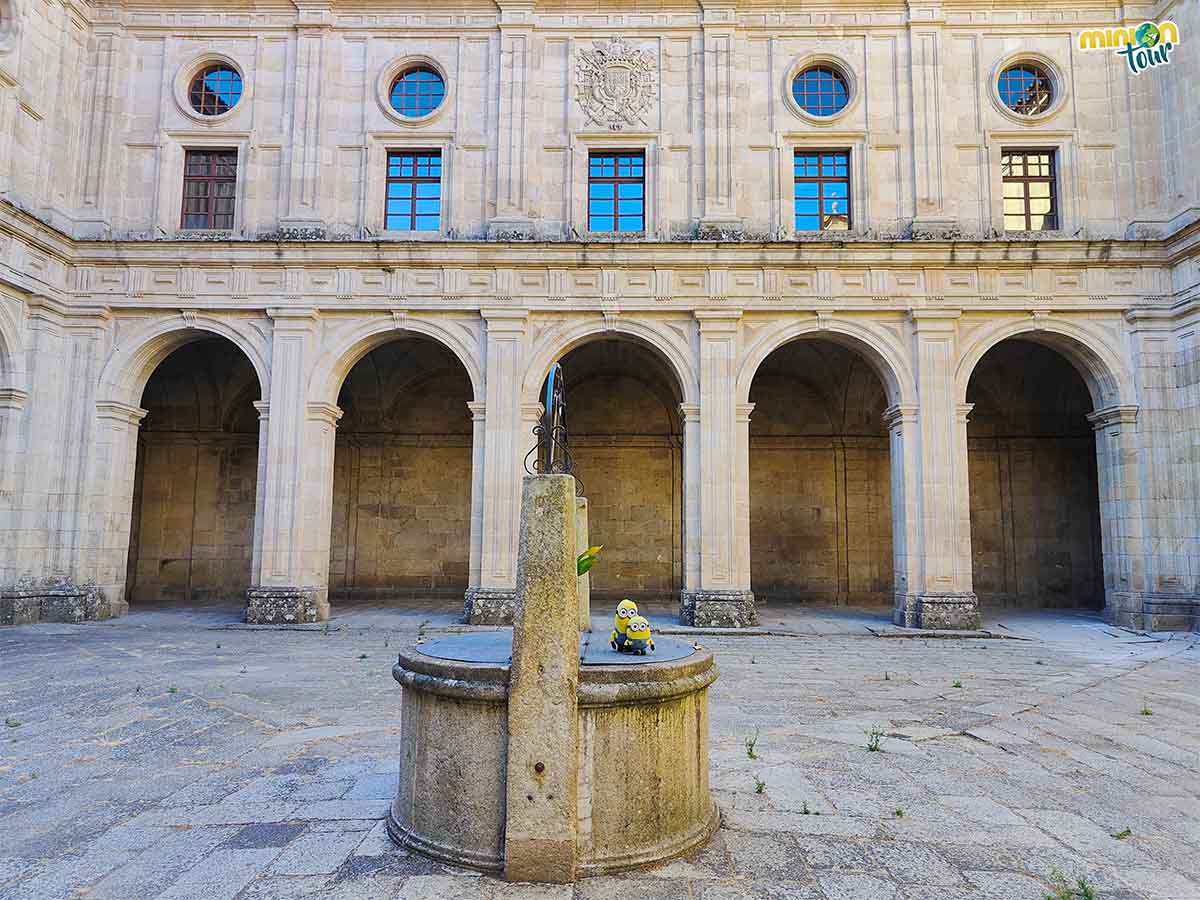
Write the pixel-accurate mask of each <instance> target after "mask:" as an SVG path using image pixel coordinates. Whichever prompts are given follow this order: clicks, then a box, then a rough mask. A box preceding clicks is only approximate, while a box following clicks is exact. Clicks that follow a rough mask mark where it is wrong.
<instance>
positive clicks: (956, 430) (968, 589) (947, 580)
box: [886, 310, 979, 629]
mask: <svg viewBox="0 0 1200 900" xmlns="http://www.w3.org/2000/svg"><path fill="white" fill-rule="evenodd" d="M959 315H960V314H959V313H958V312H957V311H940V310H939V311H932V310H931V311H919V312H914V313H913V316H912V320H913V344H914V351H915V352H914V356H915V358H916V362H917V395H918V403H917V405H916V409H912V408H910V407H907V406H905V407H893V410H892V411H889V412H890V415H888V417H887V419H886V421H887V422H888V425H889V429H890V431H891V433H892V439H891V440H892V448H893V453H892V482H893V498H892V499H893V517H894V518H893V522H894V531H897V532H898V533H896V534H895V535H894V537H893V540H894V541H895V542H896V559H897V566H896V576H897V577H896V585H895V591H896V609H895V613H894V615H893V619H894V621H895V622H896V623H897V624H898V625H907V626H909V627H916V628H958V629H961V628H968V629H969V628H978V627H979V601H978V599H977V598H976V596H975V593H974V591H973V590H972V585H971V506H970V497H969V493H968V491H969V482H968V472H967V414H968V413H969V412H970V407H969V406H959V405H958V403H957V402H956V400H955V384H954V364H955V361H956V320H957V319H958V316H959ZM897 454H899V456H900V459H897ZM897 469H899V471H897ZM898 479H899V480H898ZM897 494H902V495H903V496H897ZM901 517H903V520H902V521H901ZM901 576H903V581H901Z"/></svg>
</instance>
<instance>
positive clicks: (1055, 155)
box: [999, 146, 1063, 234]
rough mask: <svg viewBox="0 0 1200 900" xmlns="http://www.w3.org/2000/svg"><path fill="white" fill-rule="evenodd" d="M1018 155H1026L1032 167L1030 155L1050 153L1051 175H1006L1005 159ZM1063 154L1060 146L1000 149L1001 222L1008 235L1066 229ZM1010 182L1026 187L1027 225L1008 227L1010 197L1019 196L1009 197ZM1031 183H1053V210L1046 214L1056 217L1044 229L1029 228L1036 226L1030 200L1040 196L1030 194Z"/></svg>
mask: <svg viewBox="0 0 1200 900" xmlns="http://www.w3.org/2000/svg"><path fill="white" fill-rule="evenodd" d="M1015 154H1020V155H1021V156H1022V158H1023V160H1024V162H1023V165H1024V166H1028V158H1029V157H1030V156H1046V157H1048V158H1049V166H1050V174H1049V175H1048V176H1042V175H1038V176H1030V175H1028V174H1025V175H1005V174H1004V163H1005V160H1006V158H1008V157H1009V156H1011V155H1015ZM1059 154H1060V150H1059V148H1057V147H1046V146H1042V147H1037V146H1002V147H1001V148H1000V166H999V171H1000V224H1001V230H1002V231H1004V233H1005V234H1013V233H1022V232H1043V231H1062V229H1063V215H1062V189H1061V181H1060V179H1061V164H1060V161H1059ZM1026 171H1027V169H1026ZM1006 184H1022V185H1024V186H1025V188H1024V191H1023V196H1022V198H1021V199H1022V200H1023V205H1024V218H1025V224H1026V226H1027V227H1025V228H1009V227H1008V222H1007V219H1008V216H1009V214H1008V213H1007V212H1005V209H1004V204H1005V201H1006V200H1008V199H1015V198H1009V197H1006V196H1005V194H1004V186H1005V185H1006ZM1030 184H1049V185H1050V212H1049V213H1047V214H1045V215H1046V216H1048V217H1052V221H1053V225H1052V227H1049V228H1047V227H1045V226H1044V225H1043V227H1041V228H1032V227H1028V226H1031V225H1032V223H1033V216H1034V215H1035V214H1034V213H1033V212H1031V211H1030V201H1031V200H1033V199H1038V198H1034V197H1031V196H1030V194H1029V185H1030ZM1014 215H1015V214H1014Z"/></svg>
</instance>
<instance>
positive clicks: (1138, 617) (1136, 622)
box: [1104, 593, 1200, 631]
mask: <svg viewBox="0 0 1200 900" xmlns="http://www.w3.org/2000/svg"><path fill="white" fill-rule="evenodd" d="M1104 620H1105V621H1106V622H1110V623H1112V624H1113V625H1117V626H1119V627H1121V628H1132V629H1134V630H1135V631H1200V597H1194V596H1191V595H1188V594H1143V593H1113V594H1110V595H1109V596H1108V599H1107V602H1106V604H1105V607H1104Z"/></svg>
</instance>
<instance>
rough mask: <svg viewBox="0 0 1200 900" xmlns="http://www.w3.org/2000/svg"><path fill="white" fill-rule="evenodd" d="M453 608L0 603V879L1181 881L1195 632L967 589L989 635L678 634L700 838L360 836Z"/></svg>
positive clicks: (1189, 827)
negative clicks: (705, 667) (691, 675)
mask: <svg viewBox="0 0 1200 900" xmlns="http://www.w3.org/2000/svg"><path fill="white" fill-rule="evenodd" d="M658 618H659V621H660V624H663V625H665V624H666V623H667V621H668V619H667V618H665V611H664V615H663V616H659V617H658ZM453 621H454V614H453V612H452V611H450V610H446V611H444V612H439V613H429V612H425V611H423V610H421V609H419V608H415V607H412V608H405V609H400V610H395V609H383V608H379V607H373V608H372V607H363V608H355V609H350V610H343V611H340V612H339V615H338V616H337V617H336V618H335V619H334V620H333V621H332V622H331V623H330V625H329V627H328V628H327V629H326V628H320V627H313V628H308V629H305V630H293V631H284V630H273V629H248V628H245V627H239V626H238V625H237V624H236V623H237V611H236V610H233V609H225V608H220V607H216V608H211V609H204V610H198V611H192V612H181V611H172V610H152V611H140V612H135V613H133V614H131V615H129V616H128V617H126V618H124V619H121V620H117V621H114V622H109V623H101V624H92V625H82V626H66V625H37V626H27V627H18V628H9V629H5V630H3V631H0V717H2V718H4V719H5V725H4V726H3V727H0V897H2V898H4V900H57V898H69V897H79V898H83V897H86V898H113V900H142V898H145V900H184V898H188V900H235V898H236V900H263V898H279V900H286V898H307V897H313V898H316V897H320V898H323V900H351V898H353V900H365V898H379V900H401V898H403V900H418V898H422V900H424V898H455V900H457V898H464V900H486V898H496V900H501V898H555V900H558V898H562V900H567V898H573V897H574V898H580V900H583V898H597V900H599V898H614V900H615V898H653V900H659V898H661V900H667V898H680V900H683V898H688V900H732V898H797V900H850V898H864V900H890V898H895V900H960V898H998V900H1022V898H1031V900H1032V898H1036V900H1042V898H1044V897H1045V896H1046V894H1047V892H1048V891H1049V890H1050V889H1051V886H1052V882H1053V879H1054V878H1055V877H1056V873H1061V874H1062V875H1063V876H1065V877H1068V878H1070V879H1072V880H1073V879H1076V878H1080V877H1082V878H1085V879H1086V880H1087V882H1088V883H1089V884H1090V885H1092V886H1093V887H1094V888H1095V889H1096V891H1097V893H1098V896H1099V897H1100V898H1103V900H1131V898H1146V900H1197V898H1200V635H1194V634H1193V635H1174V636H1167V635H1157V636H1147V635H1136V634H1132V633H1129V632H1125V631H1121V630H1118V629H1114V628H1110V627H1108V626H1105V625H1104V624H1103V623H1102V622H1100V621H1099V620H1098V619H1096V618H1094V617H1091V616H1084V615H1071V614H1054V613H1041V614H1036V615H1031V614H1015V613H1014V614H1003V613H1000V614H995V613H994V614H991V615H990V616H988V617H987V621H986V622H985V627H986V629H987V630H988V632H990V633H991V634H992V635H994V636H999V637H992V638H987V639H985V638H978V637H973V638H967V639H961V638H942V639H937V638H926V637H919V636H918V637H913V636H907V637H900V636H895V635H896V630H895V629H892V628H891V627H890V626H889V624H888V622H887V620H886V618H884V617H883V615H882V614H880V613H879V612H875V611H856V610H841V609H839V610H814V609H809V608H800V607H793V608H784V607H768V608H766V609H765V610H764V611H763V628H762V629H760V631H759V632H758V633H755V634H742V635H726V634H703V635H701V636H699V638H698V639H699V640H700V641H701V642H702V643H703V644H704V646H705V647H707V648H709V649H711V650H712V651H713V652H714V653H715V655H716V658H717V664H718V666H719V667H720V669H721V673H722V675H721V678H720V680H719V681H718V682H717V683H716V684H715V685H714V687H713V690H712V692H711V706H712V779H713V786H714V789H715V792H716V795H717V800H718V803H719V804H720V806H721V809H722V812H723V825H722V828H721V830H720V832H719V834H718V835H717V837H716V839H715V840H714V841H713V842H712V844H711V845H710V846H709V847H707V848H706V849H704V850H703V851H701V852H698V853H696V854H694V855H693V856H691V857H689V858H687V859H681V860H676V861H674V862H672V863H669V864H667V865H665V866H662V867H660V868H658V869H654V870H651V871H646V872H637V873H631V874H630V875H628V876H621V877H610V878H597V879H590V880H587V881H582V882H580V883H578V884H577V885H575V886H574V887H573V888H572V887H534V886H530V885H510V884H505V883H503V882H501V881H498V880H495V879H492V878H487V877H482V876H479V875H476V874H474V873H471V872H467V871H464V870H459V869H454V868H451V867H448V866H444V865H440V864H437V863H433V862H430V861H428V860H426V859H424V858H422V857H420V856H417V855H412V854H408V853H405V852H403V851H400V850H397V849H395V848H394V847H393V846H392V845H391V844H390V842H389V841H388V838H387V835H386V833H385V831H384V828H383V822H382V820H383V816H384V815H385V812H386V810H387V806H388V800H389V798H390V797H391V795H392V793H393V792H394V790H395V785H396V778H397V775H396V768H397V756H396V745H397V737H398V730H399V722H400V691H399V688H398V687H397V685H396V684H395V683H394V682H393V681H392V679H391V675H390V666H391V663H392V661H393V659H394V654H395V651H396V649H397V648H398V647H400V646H403V645H406V644H408V643H410V642H412V641H413V640H414V639H415V638H416V636H417V634H418V632H419V631H422V630H423V631H425V633H427V634H433V633H437V632H438V631H441V630H443V629H446V628H453V627H454V625H453ZM766 632H773V633H766ZM871 730H878V731H879V732H882V736H881V738H880V752H869V751H868V750H867V748H866V745H867V736H866V732H868V731H871ZM755 737H756V741H755V743H754V756H755V757H756V758H751V757H750V755H749V754H748V752H747V740H748V739H754V738H755ZM756 784H759V785H761V790H760V791H756Z"/></svg>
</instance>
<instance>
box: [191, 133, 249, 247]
mask: <svg viewBox="0 0 1200 900" xmlns="http://www.w3.org/2000/svg"><path fill="white" fill-rule="evenodd" d="M236 195H237V151H236V150H188V151H186V152H185V155H184V163H183V222H182V227H184V228H209V229H219V230H229V229H231V228H233V207H234V203H235V201H236Z"/></svg>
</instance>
